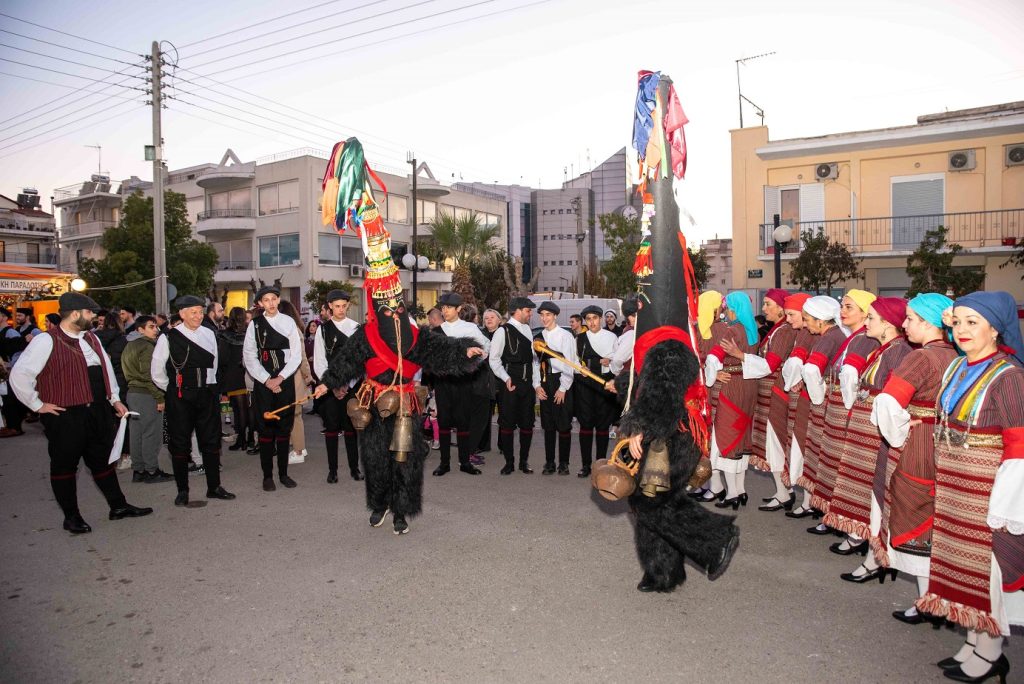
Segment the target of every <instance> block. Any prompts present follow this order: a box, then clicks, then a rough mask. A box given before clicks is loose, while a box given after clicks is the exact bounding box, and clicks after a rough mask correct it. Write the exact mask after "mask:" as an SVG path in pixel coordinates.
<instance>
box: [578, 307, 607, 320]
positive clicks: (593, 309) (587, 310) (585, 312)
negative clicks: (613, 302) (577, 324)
mask: <svg viewBox="0 0 1024 684" xmlns="http://www.w3.org/2000/svg"><path fill="white" fill-rule="evenodd" d="M590 314H594V315H595V316H598V317H602V316H604V311H601V307H599V306H594V305H593V304H591V305H590V306H586V307H584V308H583V311H580V316H583V318H586V317H587V316H589V315H590Z"/></svg>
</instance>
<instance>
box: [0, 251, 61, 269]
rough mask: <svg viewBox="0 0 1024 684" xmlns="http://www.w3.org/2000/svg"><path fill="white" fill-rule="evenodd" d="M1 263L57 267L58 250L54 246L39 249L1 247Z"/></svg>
mask: <svg viewBox="0 0 1024 684" xmlns="http://www.w3.org/2000/svg"><path fill="white" fill-rule="evenodd" d="M0 263H3V264H18V265H21V266H36V267H40V268H56V267H57V250H56V249H54V248H52V247H40V248H39V249H38V250H32V251H29V250H26V249H21V250H17V249H14V248H10V247H9V248H7V249H0Z"/></svg>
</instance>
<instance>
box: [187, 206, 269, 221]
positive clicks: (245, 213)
mask: <svg viewBox="0 0 1024 684" xmlns="http://www.w3.org/2000/svg"><path fill="white" fill-rule="evenodd" d="M197 218H198V219H199V220H200V221H205V220H206V219H212V218H256V211H255V210H254V209H207V210H206V211H201V212H199V214H198V215H197Z"/></svg>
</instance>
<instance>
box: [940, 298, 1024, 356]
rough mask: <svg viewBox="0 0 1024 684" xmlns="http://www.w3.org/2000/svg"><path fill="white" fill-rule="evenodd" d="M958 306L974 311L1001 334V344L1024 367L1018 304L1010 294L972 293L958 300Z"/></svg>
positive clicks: (1023, 343)
mask: <svg viewBox="0 0 1024 684" xmlns="http://www.w3.org/2000/svg"><path fill="white" fill-rule="evenodd" d="M953 306H954V307H956V306H966V307H967V308H969V309H974V310H975V311H977V312H978V313H980V314H981V315H982V316H984V317H985V320H986V321H988V324H989V325H991V326H992V327H993V328H995V329H996V332H998V333H999V344H1000V346H1001V347H1005V349H1004V350H1003V351H1006V352H1007V353H1008V354H1010V356H1011V357H1012V358H1013V360H1014V362H1015V363H1017V365H1019V366H1024V341H1022V340H1021V337H1020V323H1019V322H1018V320H1017V302H1016V301H1015V300H1014V299H1013V295H1011V294H1010V293H1009V292H1001V291H999V292H972V293H971V294H969V295H964V296H963V297H961V298H960V299H958V300H956V302H955V303H954V304H953Z"/></svg>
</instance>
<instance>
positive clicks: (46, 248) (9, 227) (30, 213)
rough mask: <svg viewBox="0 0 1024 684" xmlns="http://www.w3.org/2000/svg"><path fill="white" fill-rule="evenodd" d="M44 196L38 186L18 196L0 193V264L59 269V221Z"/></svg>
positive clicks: (1, 265)
mask: <svg viewBox="0 0 1024 684" xmlns="http://www.w3.org/2000/svg"><path fill="white" fill-rule="evenodd" d="M40 199H41V198H40V197H39V193H38V192H37V191H36V190H35V189H34V188H25V189H24V190H22V192H21V193H19V194H18V195H17V199H11V198H9V197H6V196H4V195H0V267H24V266H29V267H35V268H43V269H52V270H56V269H57V227H56V222H55V221H54V218H53V215H52V214H48V213H46V212H45V211H43V210H42V209H41V208H40Z"/></svg>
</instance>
